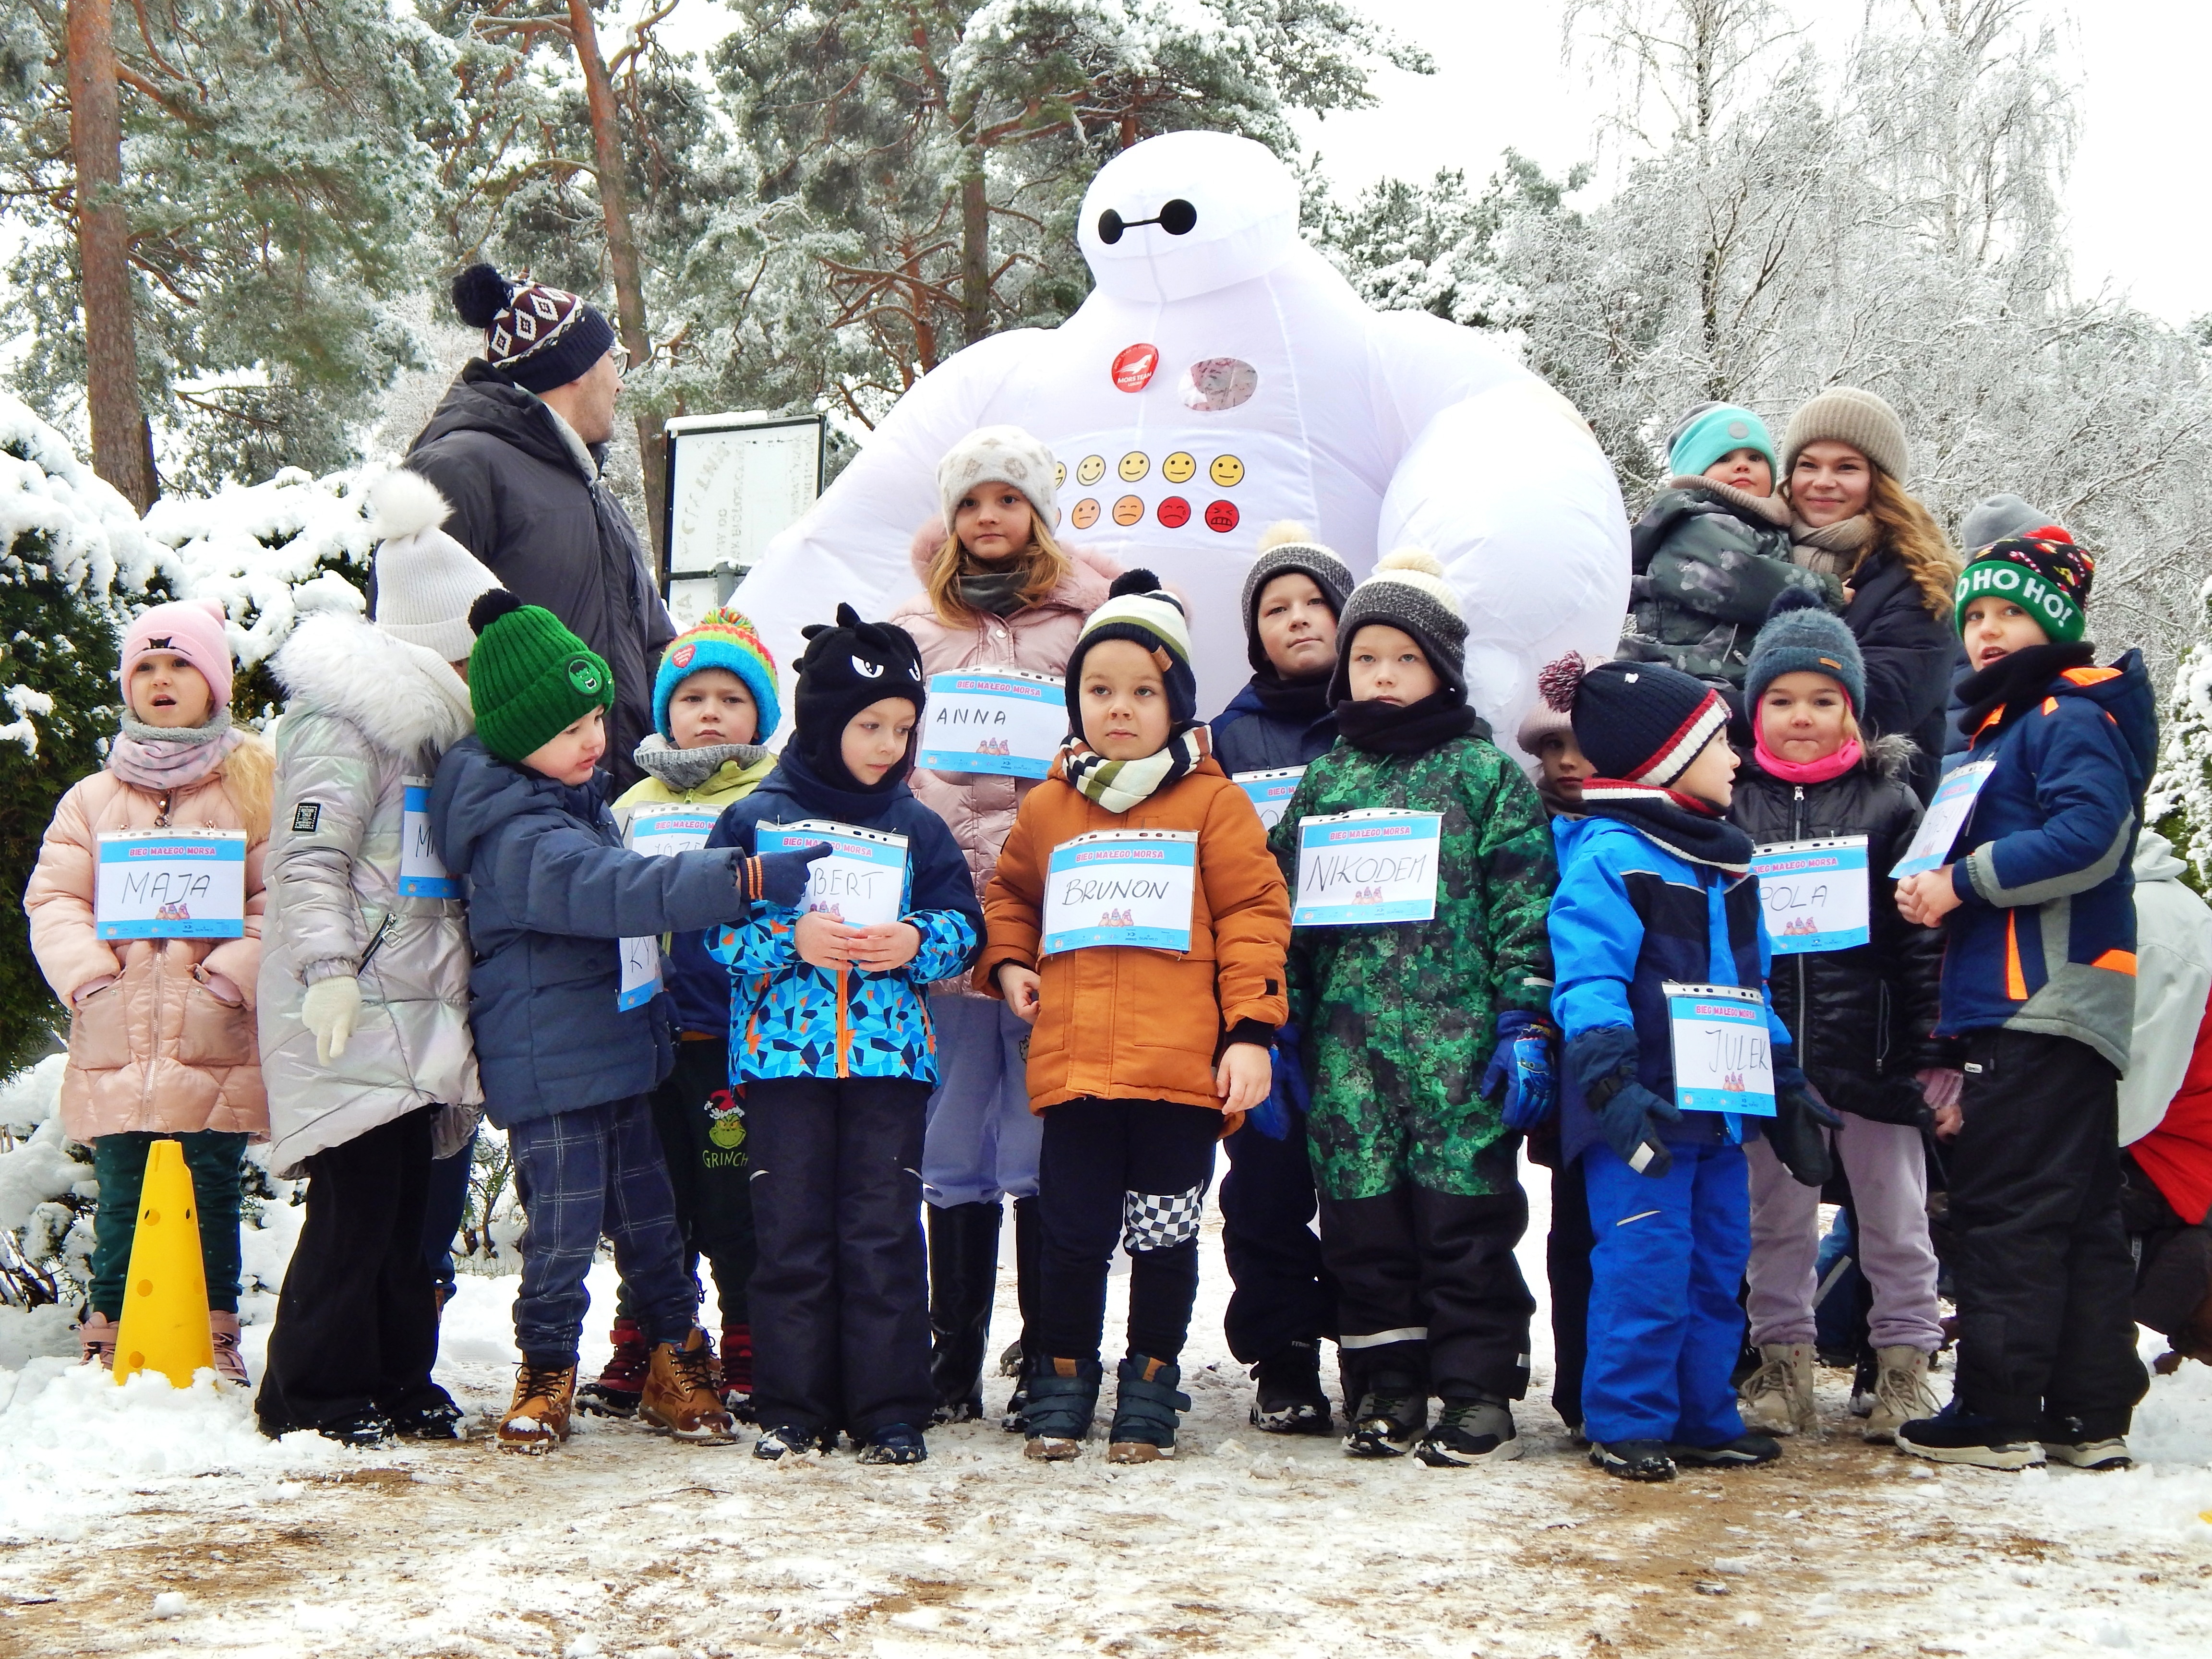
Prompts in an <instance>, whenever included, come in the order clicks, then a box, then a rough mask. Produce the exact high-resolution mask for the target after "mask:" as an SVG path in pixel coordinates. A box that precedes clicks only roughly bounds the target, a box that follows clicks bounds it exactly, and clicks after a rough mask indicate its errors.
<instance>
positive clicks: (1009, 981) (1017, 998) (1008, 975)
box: [999, 962, 1044, 1025]
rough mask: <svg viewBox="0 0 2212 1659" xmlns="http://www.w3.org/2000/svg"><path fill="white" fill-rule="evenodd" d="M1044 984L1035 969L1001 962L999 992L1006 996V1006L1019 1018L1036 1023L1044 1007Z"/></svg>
mask: <svg viewBox="0 0 2212 1659" xmlns="http://www.w3.org/2000/svg"><path fill="white" fill-rule="evenodd" d="M1043 985H1044V981H1042V980H1041V979H1039V978H1038V977H1037V976H1036V971H1035V970H1034V969H1029V968H1024V967H1023V966H1022V965H1021V964H1020V963H1015V962H1004V963H1000V964H999V994H1000V995H1001V996H1003V997H1004V998H1006V1006H1007V1007H1009V1008H1011V1009H1012V1010H1013V1011H1014V1013H1015V1015H1016V1016H1017V1017H1018V1018H1021V1019H1023V1020H1025V1021H1027V1022H1028V1023H1029V1024H1031V1025H1034V1024H1036V1017H1037V1015H1038V1013H1039V1012H1041V1011H1042V1009H1043V1007H1044V996H1043V988H1042V987H1043Z"/></svg>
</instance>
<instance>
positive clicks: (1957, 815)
mask: <svg viewBox="0 0 2212 1659" xmlns="http://www.w3.org/2000/svg"><path fill="white" fill-rule="evenodd" d="M1995 769H1996V762H1995V761H1993V760H1986V761H1976V762H1975V763H1973V764H1972V766H1961V767H1960V768H1959V769H1957V770H1956V771H1954V772H1953V773H1952V774H1951V775H1949V776H1948V777H1946V778H1945V779H1944V780H1943V781H1942V783H1941V784H1940V785H1938V786H1937V787H1936V798H1935V799H1933V800H1931V801H1929V803H1928V812H1927V815H1926V816H1925V817H1923V818H1922V819H1921V820H1920V833H1919V834H1918V835H1917V836H1913V838H1912V845H1911V846H1910V847H1908V848H1905V856H1904V857H1903V858H1901V859H1899V860H1898V862H1897V868H1895V869H1894V870H1893V871H1891V872H1889V873H1890V874H1891V875H1892V876H1893V877H1894V878H1896V879H1897V880H1899V881H1902V880H1904V879H1905V877H1907V876H1917V875H1918V874H1919V873H1920V872H1922V871H1923V870H1933V869H1936V867H1938V866H1941V865H1942V863H1943V862H1944V861H1945V860H1948V858H1949V857H1950V856H1951V843H1952V842H1955V841H1956V840H1958V839H1959V832H1960V830H1961V829H1965V828H1966V820H1967V819H1968V818H1970V817H1972V816H1973V812H1974V802H1975V801H1976V800H1977V799H1979V798H1980V795H1981V793H1982V786H1983V785H1984V784H1985V783H1987V782H1988V781H1990V773H1991V772H1992V771H1994V770H1995Z"/></svg>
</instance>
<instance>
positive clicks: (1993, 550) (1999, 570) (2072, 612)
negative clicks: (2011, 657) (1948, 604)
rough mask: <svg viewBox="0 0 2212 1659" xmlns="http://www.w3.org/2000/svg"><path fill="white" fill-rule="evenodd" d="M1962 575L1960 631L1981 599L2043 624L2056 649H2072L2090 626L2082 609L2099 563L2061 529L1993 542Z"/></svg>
mask: <svg viewBox="0 0 2212 1659" xmlns="http://www.w3.org/2000/svg"><path fill="white" fill-rule="evenodd" d="M1969 557H1970V558H1972V561H1973V562H1972V563H1971V564H1969V565H1968V566H1967V567H1966V568H1965V569H1964V570H1962V571H1960V573H1959V590H1958V600H1957V604H1956V605H1955V607H1954V611H1953V612H1952V617H1953V621H1954V623H1956V625H1957V627H1958V629H1959V631H1960V633H1961V634H1963V633H1965V632H1966V607H1967V606H1968V605H1972V603H1973V602H1974V601H1975V600H1976V599H2007V600H2009V601H2011V602H2012V603H2013V604H2015V605H2018V606H2019V607H2020V608H2021V610H2023V611H2027V613H2028V615H2030V616H2031V617H2034V618H2035V620H2036V621H2037V622H2038V623H2040V624H2041V625H2042V628H2043V631H2044V632H2045V634H2047V635H2050V636H2051V642H2052V643H2053V644H2055V645H2071V644H2072V643H2073V642H2074V641H2076V640H2078V639H2080V638H2081V633H2082V630H2083V629H2085V628H2087V626H2088V620H2089V619H2088V617H2087V614H2086V613H2085V612H2084V611H2083V610H2082V607H2083V606H2084V605H2087V604H2088V603H2089V583H2090V581H2091V580H2092V579H2093V577H2094V576H2095V575H2096V574H2097V565H2096V561H2094V560H2093V559H2092V558H2091V557H2090V556H2088V555H2087V553H2084V552H2083V551H2082V550H2081V549H2080V548H2078V547H2076V546H2075V545H2074V538H2072V537H2071V536H2069V535H2068V534H2067V533H2066V532H2064V531H2063V530H2062V529H2060V528H2059V527H2058V526H2057V525H2055V524H2053V525H2045V526H2043V527H2042V528H2041V529H2040V530H2038V531H2036V532H2033V534H2032V535H2027V536H2008V537H2007V538H2005V539H2004V540H2002V541H2001V542H1995V543H1992V544H1990V545H1989V546H1987V547H1985V548H1984V549H1982V550H1980V551H1979V552H1978V553H1974V554H1971V555H1969Z"/></svg>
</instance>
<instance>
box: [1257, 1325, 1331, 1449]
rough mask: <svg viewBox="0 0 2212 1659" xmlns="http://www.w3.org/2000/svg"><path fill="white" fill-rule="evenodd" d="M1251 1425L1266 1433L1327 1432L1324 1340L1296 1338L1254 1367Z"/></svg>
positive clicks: (1327, 1407) (1327, 1404)
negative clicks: (1303, 1340) (1323, 1374)
mask: <svg viewBox="0 0 2212 1659" xmlns="http://www.w3.org/2000/svg"><path fill="white" fill-rule="evenodd" d="M1252 1381H1253V1383H1254V1384H1255V1388H1254V1389H1253V1394H1252V1426H1253V1427H1254V1428H1255V1429H1258V1430H1259V1431H1261V1433H1263V1434H1327V1433H1328V1431H1329V1429H1330V1427H1331V1424H1330V1421H1329V1403H1328V1395H1325V1394H1323V1393H1322V1390H1321V1344H1320V1343H1318V1342H1293V1343H1291V1345H1290V1346H1288V1347H1285V1348H1284V1349H1282V1350H1280V1351H1279V1352H1275V1353H1271V1354H1269V1355H1268V1356H1267V1358H1265V1359H1263V1360H1261V1362H1260V1363H1259V1364H1256V1365H1255V1366H1253V1367H1252Z"/></svg>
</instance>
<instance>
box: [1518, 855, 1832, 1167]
mask: <svg viewBox="0 0 2212 1659" xmlns="http://www.w3.org/2000/svg"><path fill="white" fill-rule="evenodd" d="M1552 840H1553V844H1554V845H1555V846H1556V847H1557V848H1559V890H1558V891H1557V892H1556V893H1555V894H1554V895H1553V899H1552V910H1551V921H1550V927H1551V934H1552V967H1553V974H1554V975H1555V978H1554V981H1553V991H1552V1017H1553V1018H1554V1019H1555V1020H1557V1021H1558V1022H1559V1030H1560V1033H1561V1036H1562V1037H1563V1038H1564V1041H1565V1044H1566V1046H1567V1047H1569V1048H1572V1046H1573V1044H1574V1042H1575V1041H1576V1039H1577V1038H1578V1037H1580V1036H1584V1035H1585V1034H1587V1033H1589V1032H1592V1031H1596V1030H1602V1029H1604V1028H1606V1027H1607V1026H1611V1027H1615V1028H1620V1027H1627V1028H1630V1029H1632V1030H1634V1032H1635V1033H1636V1048H1637V1062H1636V1079H1637V1081H1638V1082H1639V1083H1641V1084H1642V1085H1644V1087H1645V1088H1647V1089H1649V1090H1650V1091H1651V1092H1652V1093H1654V1094H1656V1095H1657V1096H1658V1097H1660V1098H1661V1099H1662V1100H1671V1099H1673V1098H1674V1044H1673V1041H1672V1037H1671V1035H1670V1032H1669V1030H1668V1019H1667V997H1666V994H1665V992H1664V991H1663V990H1662V988H1661V987H1662V984H1663V983H1664V981H1668V980H1674V981H1678V982H1680V983H1682V984H1692V985H1735V986H1743V987H1755V988H1756V989H1758V990H1759V992H1760V993H1761V994H1765V990H1766V971H1767V964H1768V961H1769V958H1770V947H1769V945H1768V940H1767V936H1766V921H1765V912H1764V911H1763V910H1762V909H1761V908H1760V906H1759V884H1758V882H1757V881H1755V880H1754V879H1753V878H1751V877H1749V876H1739V875H1733V874H1730V873H1729V872H1724V871H1722V870H1718V869H1716V868H1715V867H1713V866H1711V865H1705V864H1695V863H1692V862H1691V861H1690V860H1687V859H1685V858H1682V857H1680V855H1678V854H1674V853H1672V852H1669V851H1668V850H1667V849H1666V848H1662V847H1661V846H1660V845H1659V844H1658V843H1657V842H1655V841H1653V840H1652V839H1651V838H1650V836H1645V835H1644V834H1642V833H1641V832H1639V831H1638V830H1636V829H1632V828H1630V827H1629V826H1628V825H1627V824H1625V823H1620V822H1618V821H1616V820H1613V819H1608V818H1600V817H1586V818H1568V817H1558V818H1553V820H1552ZM1766 1024H1767V1030H1768V1032H1769V1035H1770V1036H1771V1038H1772V1041H1773V1044H1774V1060H1775V1066H1776V1068H1777V1069H1778V1070H1779V1069H1780V1068H1781V1067H1783V1066H1787V1065H1790V1064H1791V1063H1792V1056H1793V1054H1794V1049H1793V1048H1792V1045H1791V1041H1790V1030H1789V1028H1788V1027H1787V1026H1785V1025H1784V1024H1783V1023H1782V1020H1781V1018H1780V1016H1778V1014H1776V1012H1774V1005H1773V1002H1772V1000H1771V998H1770V999H1769V1000H1768V1003H1767V1009H1766ZM1562 1073H1563V1075H1562V1077H1561V1079H1560V1082H1561V1087H1560V1120H1559V1140H1560V1146H1559V1156H1560V1165H1561V1167H1562V1168H1564V1167H1565V1166H1566V1165H1568V1164H1572V1163H1573V1162H1574V1161H1575V1160H1576V1159H1577V1158H1580V1157H1581V1156H1582V1155H1583V1152H1584V1151H1585V1150H1586V1149H1587V1148H1588V1147H1589V1146H1590V1144H1591V1143H1592V1142H1593V1141H1595V1140H1598V1139H1601V1134H1600V1131H1599V1128H1598V1123H1597V1118H1596V1115H1595V1114H1594V1113H1593V1112H1592V1111H1591V1110H1590V1109H1589V1105H1588V1104H1587V1103H1586V1102H1585V1101H1584V1099H1583V1091H1582V1088H1581V1086H1580V1084H1579V1083H1578V1082H1577V1079H1576V1078H1575V1076H1574V1070H1573V1067H1572V1066H1565V1067H1563V1068H1562ZM1733 1122H1734V1125H1735V1129H1734V1133H1731V1119H1730V1118H1729V1116H1728V1115H1724V1114H1723V1113H1719V1112H1686V1113H1684V1114H1683V1115H1682V1121H1680V1123H1675V1124H1663V1125H1661V1126H1659V1127H1660V1131H1661V1138H1662V1139H1664V1140H1665V1141H1666V1142H1667V1143H1668V1145H1669V1146H1711V1145H1714V1144H1717V1143H1719V1142H1723V1141H1727V1140H1731V1139H1752V1138H1755V1136H1756V1134H1757V1133H1758V1125H1759V1120H1758V1119H1757V1118H1736V1119H1734V1120H1733Z"/></svg>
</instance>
